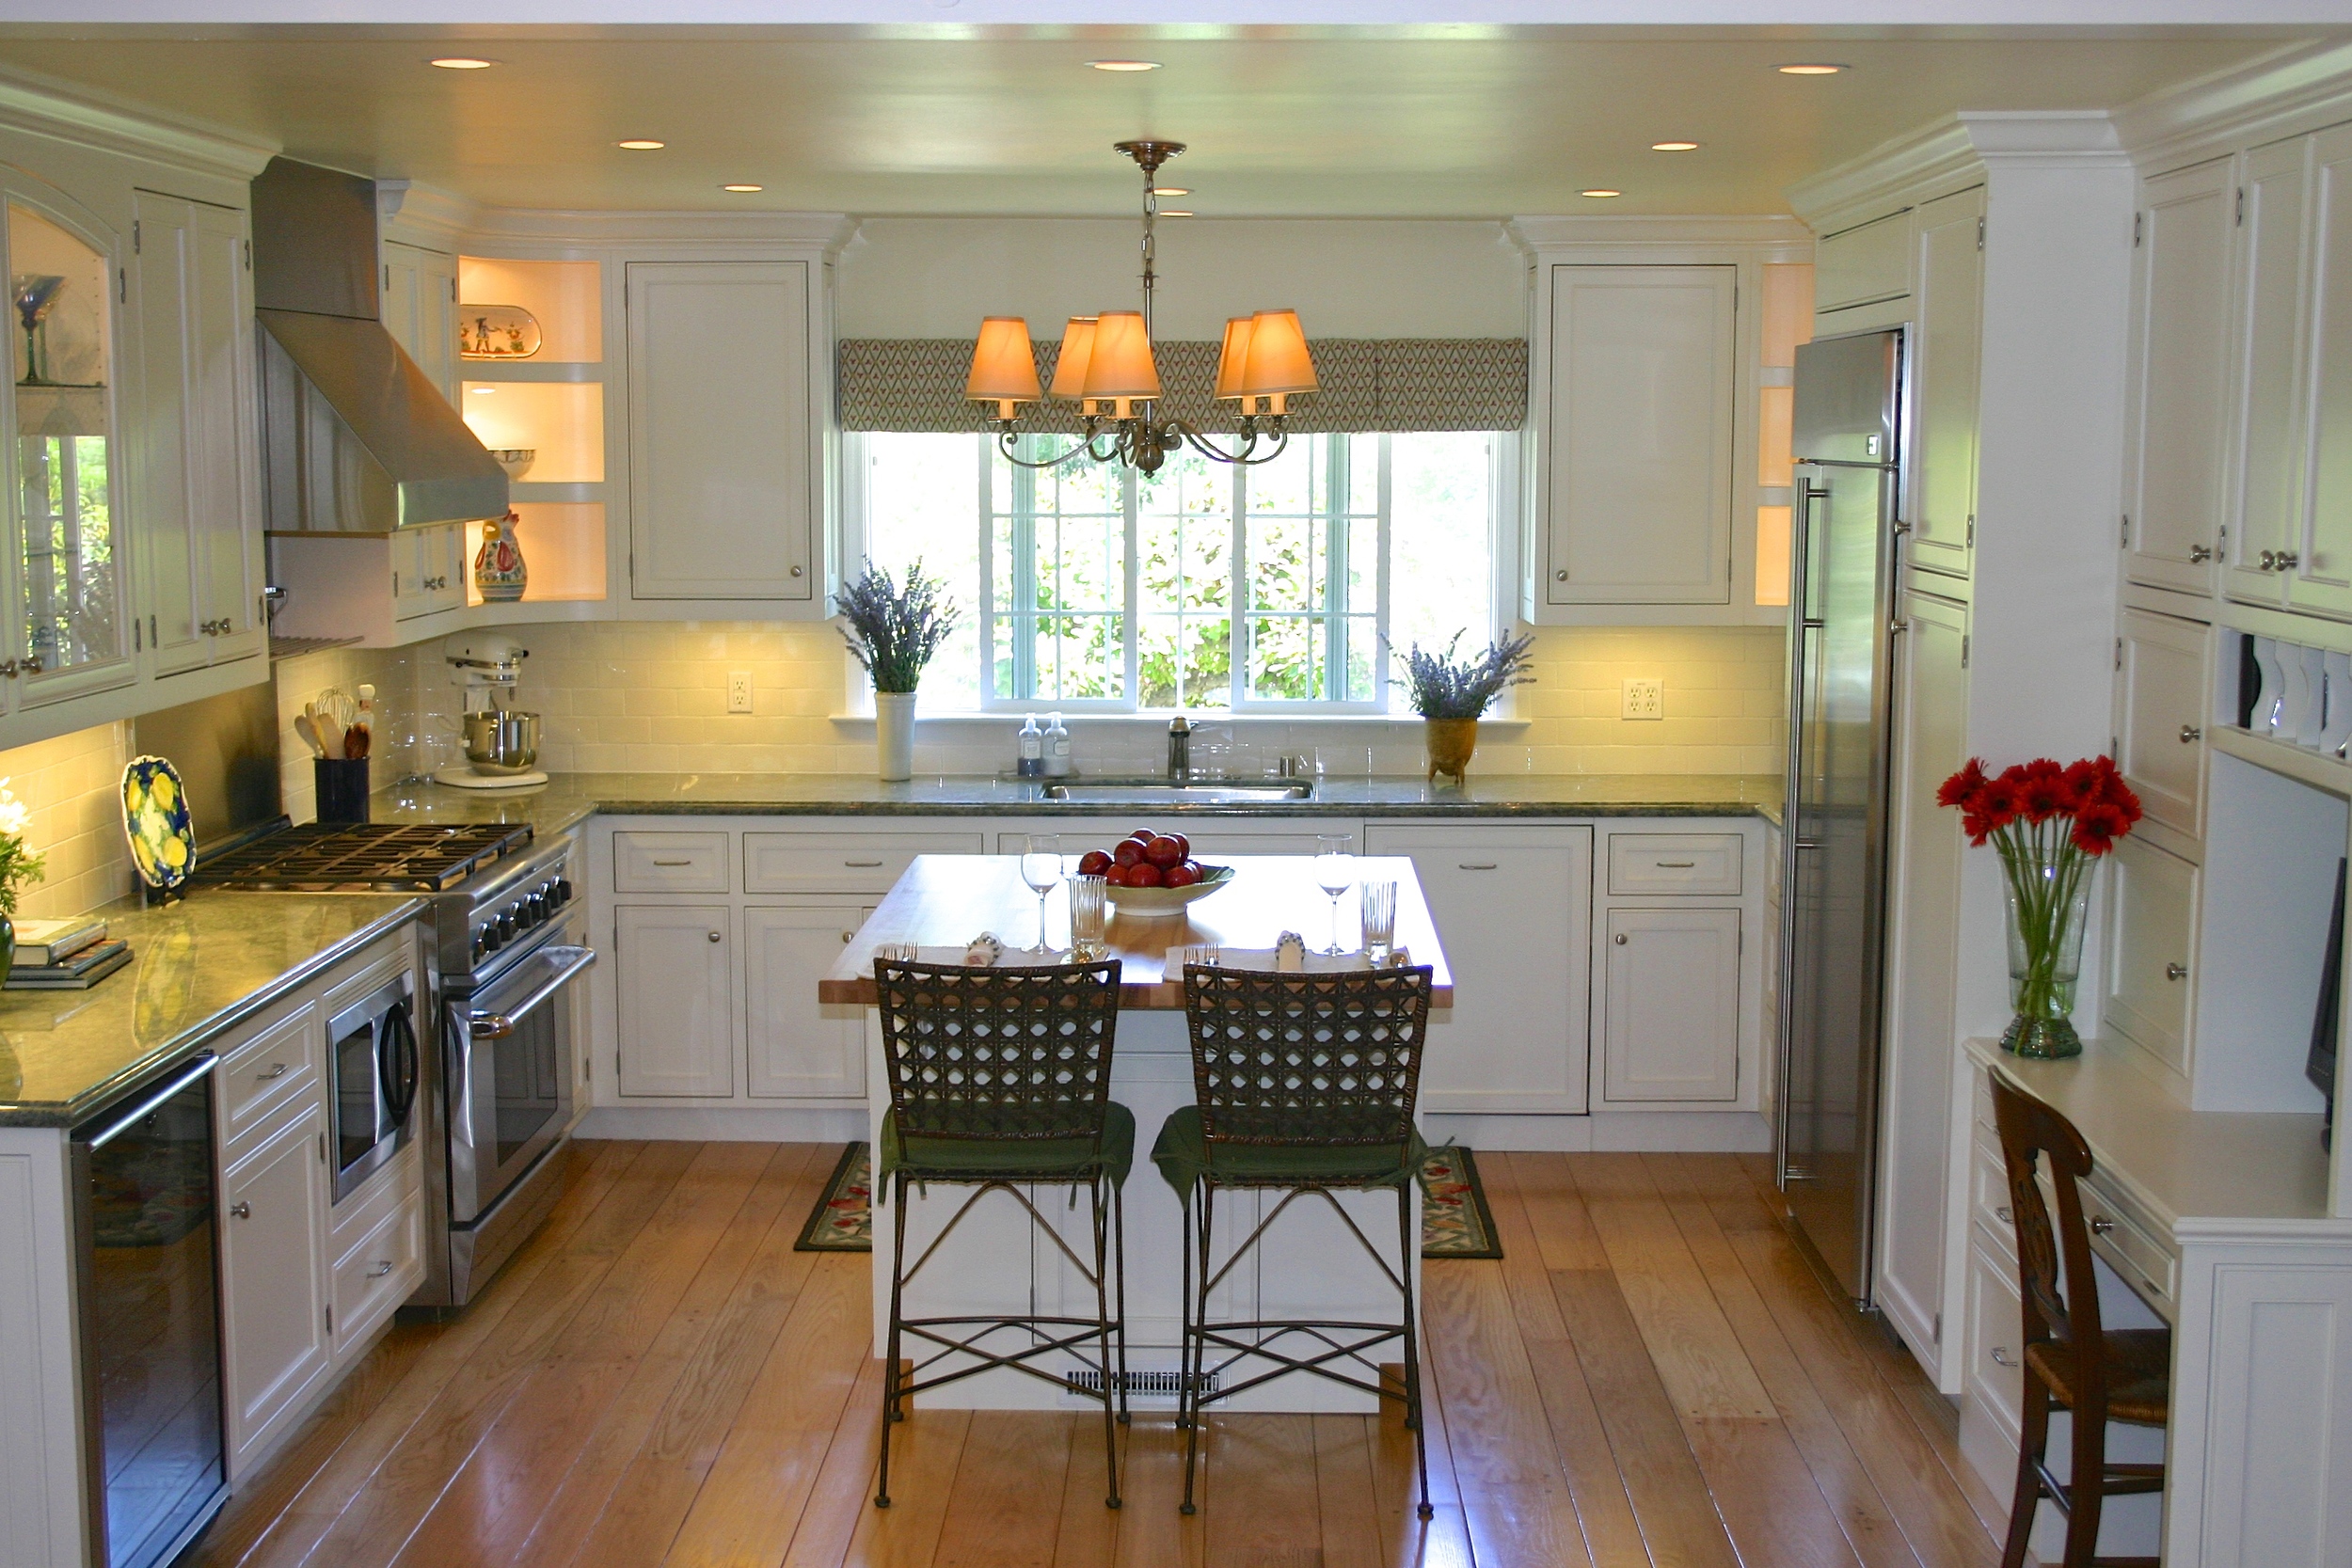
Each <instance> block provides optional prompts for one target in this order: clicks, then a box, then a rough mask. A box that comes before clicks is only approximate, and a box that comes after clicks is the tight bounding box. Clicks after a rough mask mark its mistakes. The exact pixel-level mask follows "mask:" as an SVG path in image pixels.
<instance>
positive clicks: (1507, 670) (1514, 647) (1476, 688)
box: [1404, 631, 1535, 785]
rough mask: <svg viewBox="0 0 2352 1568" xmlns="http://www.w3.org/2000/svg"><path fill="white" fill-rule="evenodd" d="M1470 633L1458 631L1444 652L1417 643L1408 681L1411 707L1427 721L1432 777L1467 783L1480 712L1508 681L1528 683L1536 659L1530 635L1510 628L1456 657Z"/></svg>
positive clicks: (1408, 659)
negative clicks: (1481, 646) (1518, 634)
mask: <svg viewBox="0 0 2352 1568" xmlns="http://www.w3.org/2000/svg"><path fill="white" fill-rule="evenodd" d="M1465 635H1467V633H1466V632H1459V631H1457V632H1455V633H1454V641H1451V642H1448V643H1447V644H1446V645H1445V652H1443V653H1441V654H1434V653H1423V652H1422V649H1421V644H1420V643H1418V642H1416V643H1414V644H1413V646H1412V649H1411V651H1409V652H1408V653H1406V655H1405V658H1404V663H1405V682H1406V688H1407V689H1408V690H1409V691H1410V692H1411V694H1412V702H1413V711H1414V712H1416V713H1418V714H1420V715H1421V716H1422V719H1423V720H1424V721H1426V722H1424V723H1423V724H1422V740H1423V742H1424V743H1425V745H1426V747H1427V749H1428V753H1429V773H1428V777H1429V778H1430V779H1431V780H1432V781H1433V782H1434V781H1436V780H1437V779H1438V778H1440V777H1443V778H1450V779H1452V780H1453V781H1454V784H1456V785H1460V784H1466V783H1467V782H1468V778H1469V773H1470V753H1471V752H1475V751H1476V750H1477V749H1478V717H1479V715H1480V714H1483V713H1485V712H1486V709H1487V707H1488V706H1489V705H1492V704H1493V702H1494V700H1495V699H1496V698H1497V697H1500V696H1502V689H1503V688H1504V687H1507V686H1524V685H1526V684H1527V683H1528V682H1529V681H1532V680H1534V678H1535V677H1534V675H1531V674H1529V673H1528V670H1529V669H1530V667H1531V666H1533V665H1534V662H1535V659H1534V655H1532V654H1531V653H1530V652H1529V651H1528V650H1529V649H1531V648H1533V647H1534V645H1535V639H1534V638H1533V637H1532V636H1531V637H1512V636H1510V635H1508V634H1507V633H1506V634H1505V635H1504V637H1503V639H1502V641H1500V642H1489V643H1487V644H1486V650H1485V651H1484V652H1482V653H1477V654H1472V655H1470V656H1468V657H1460V658H1457V657H1454V649H1455V648H1457V647H1459V646H1460V645H1461V641H1462V639H1463V637H1464V636H1465Z"/></svg>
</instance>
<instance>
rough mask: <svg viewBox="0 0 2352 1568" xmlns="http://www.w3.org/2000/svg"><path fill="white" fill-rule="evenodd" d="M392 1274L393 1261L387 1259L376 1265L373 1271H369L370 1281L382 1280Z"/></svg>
mask: <svg viewBox="0 0 2352 1568" xmlns="http://www.w3.org/2000/svg"><path fill="white" fill-rule="evenodd" d="M391 1272H392V1260H391V1259H389V1258H387V1259H384V1260H383V1261H382V1262H380V1263H378V1264H376V1265H375V1267H373V1268H372V1269H370V1270H369V1271H368V1277H369V1278H370V1279H381V1278H383V1277H384V1276H385V1275H388V1274H389V1273H391Z"/></svg>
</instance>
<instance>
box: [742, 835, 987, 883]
mask: <svg viewBox="0 0 2352 1568" xmlns="http://www.w3.org/2000/svg"><path fill="white" fill-rule="evenodd" d="M980 844H981V839H980V835H979V834H978V833H977V832H969V833H745V834H744V835H743V891H744V892H746V893H887V892H889V891H890V889H891V886H892V885H893V884H894V883H896V882H897V881H898V879H899V878H900V877H901V876H903V875H904V874H905V873H906V868H907V867H908V865H910V864H911V863H913V862H914V857H915V856H917V855H977V854H978V853H979V852H980Z"/></svg>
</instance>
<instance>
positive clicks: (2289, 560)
mask: <svg viewBox="0 0 2352 1568" xmlns="http://www.w3.org/2000/svg"><path fill="white" fill-rule="evenodd" d="M2301 564H2303V558H2302V557H2301V556H2299V555H2297V554H2296V553H2295V551H2293V550H2280V552H2279V570H2280V571H2281V572H2292V571H2294V570H2295V569H2296V567H2297V566H2300V565H2301Z"/></svg>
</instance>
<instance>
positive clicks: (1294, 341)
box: [1227, 310, 1315, 397]
mask: <svg viewBox="0 0 2352 1568" xmlns="http://www.w3.org/2000/svg"><path fill="white" fill-rule="evenodd" d="M1227 335H1228V338H1229V340H1230V338H1231V335H1232V328H1231V327H1230V326H1229V327H1228V328H1227ZM1314 389H1315V362H1314V359H1313V358H1312V356H1310V355H1309V354H1308V353H1307V332H1306V329H1305V328H1304V327H1302V326H1300V325H1298V312H1297V311H1295V310H1261V311H1259V312H1258V313H1257V314H1256V315H1254V316H1252V317H1250V318H1249V358H1248V363H1247V365H1246V366H1245V367H1244V369H1243V371H1242V376H1241V392H1242V395H1243V396H1245V397H1270V396H1278V395H1280V394H1284V393H1289V392H1311V391H1313V390H1314Z"/></svg>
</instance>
